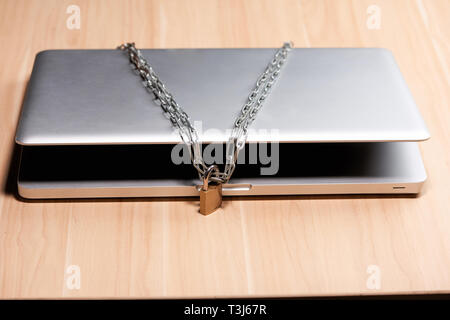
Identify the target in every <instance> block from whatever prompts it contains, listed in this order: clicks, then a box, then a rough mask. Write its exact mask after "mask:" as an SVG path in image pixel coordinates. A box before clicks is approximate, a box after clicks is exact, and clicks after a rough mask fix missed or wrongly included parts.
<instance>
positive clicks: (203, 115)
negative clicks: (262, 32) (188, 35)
mask: <svg viewBox="0 0 450 320" xmlns="http://www.w3.org/2000/svg"><path fill="white" fill-rule="evenodd" d="M141 51H142V53H143V54H144V56H145V57H146V58H147V60H148V61H149V63H150V64H151V65H152V66H153V68H154V70H155V71H156V73H158V75H159V76H160V78H161V79H162V80H163V82H164V83H165V84H166V86H167V88H168V89H169V90H170V91H171V92H172V93H173V94H174V97H175V99H176V100H177V102H178V103H179V104H180V105H181V106H182V107H183V108H184V109H185V111H186V112H187V113H188V114H189V116H190V119H191V121H193V122H195V126H196V127H197V130H198V132H199V139H200V141H202V143H203V147H204V155H205V153H207V155H208V156H209V158H211V159H210V160H211V161H212V163H218V164H219V166H220V165H221V163H223V161H224V159H223V153H224V143H226V141H227V140H228V137H229V135H230V132H231V131H230V129H231V128H232V126H233V121H234V119H235V118H236V116H237V115H238V114H239V112H240V109H241V107H242V105H243V104H244V103H245V101H246V99H247V96H248V94H249V93H250V91H251V89H252V88H253V86H254V84H255V82H256V79H257V78H258V76H259V75H260V74H261V73H262V71H264V68H265V66H266V65H267V63H268V61H270V59H271V58H272V57H273V54H274V53H275V51H276V49H273V48H264V49H247V48H245V49H149V50H141ZM429 137H430V135H429V132H428V130H427V127H426V125H425V123H424V121H423V119H422V117H421V115H420V113H419V111H418V109H417V106H416V105H415V103H414V100H413V98H412V95H411V93H410V91H409V89H408V87H407V85H406V83H405V81H404V79H403V77H402V75H401V73H400V71H399V69H398V66H397V64H396V62H395V60H394V58H393V55H392V54H391V52H389V51H388V50H386V49H379V48H345V49H341V48H339V49H337V48H336V49H334V48H323V49H322V48H321V49H309V48H308V49H306V48H295V49H292V51H291V52H290V54H289V57H288V60H287V62H286V65H285V66H284V67H283V70H282V71H281V74H280V77H279V79H278V80H277V82H276V84H275V85H274V87H273V89H272V91H271V94H270V95H269V97H268V98H267V99H266V101H265V103H264V106H263V107H262V109H261V110H260V111H259V113H258V115H257V117H256V120H255V121H254V122H253V124H252V126H251V129H250V131H249V135H248V139H247V144H246V146H245V148H244V149H243V150H242V151H241V153H240V155H239V161H238V165H237V167H236V170H235V172H234V174H233V176H232V178H231V179H230V181H229V183H227V184H226V185H224V186H223V194H224V195H225V196H227V195H288V194H290V195H292V194H391V193H405V194H406V193H418V192H419V191H420V189H421V186H422V184H423V182H424V181H425V180H426V172H425V168H424V165H423V162H422V159H421V155H420V151H419V148H418V145H417V142H418V141H423V140H426V139H428V138H429ZM16 143H17V144H19V145H21V149H22V152H21V163H20V169H19V175H18V190H19V194H20V196H22V197H24V198H31V199H47V198H100V197H176V196H196V195H198V193H199V189H200V186H199V184H200V181H199V180H198V175H197V173H196V171H195V169H194V168H193V167H192V165H191V164H190V163H189V157H188V156H186V154H188V152H187V149H186V148H185V147H184V146H183V145H182V144H181V139H180V137H179V135H178V134H177V132H176V131H175V130H174V129H173V127H172V126H171V124H170V121H169V120H168V119H166V118H165V116H164V114H163V112H162V110H161V109H160V107H159V106H157V105H156V104H155V102H154V101H153V100H152V96H151V94H149V92H147V90H146V89H145V88H144V87H143V86H142V84H141V79H140V77H139V76H137V75H136V74H135V72H134V71H133V70H132V68H131V66H130V63H129V60H128V58H127V56H126V55H125V54H124V53H123V52H121V51H119V50H46V51H42V52H40V53H38V55H37V56H36V59H35V63H34V67H33V71H32V74H31V77H30V81H29V84H28V88H27V92H26V96H25V99H24V104H23V108H22V113H21V117H20V121H19V124H18V128H17V133H16ZM221 150H222V151H221ZM221 161H222V162H221Z"/></svg>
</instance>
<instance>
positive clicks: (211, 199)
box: [200, 165, 222, 215]
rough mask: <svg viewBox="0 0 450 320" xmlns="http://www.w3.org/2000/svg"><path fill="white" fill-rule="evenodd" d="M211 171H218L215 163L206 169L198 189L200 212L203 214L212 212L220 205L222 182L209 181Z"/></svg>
mask: <svg viewBox="0 0 450 320" xmlns="http://www.w3.org/2000/svg"><path fill="white" fill-rule="evenodd" d="M213 171H215V172H218V171H219V169H218V168H217V166H216V165H212V166H210V167H209V168H208V169H207V170H206V172H205V175H204V177H203V186H202V189H201V190H200V213H201V214H203V215H208V214H211V213H213V212H214V211H216V210H217V209H218V208H219V207H220V206H221V205H222V184H221V183H217V182H211V183H210V182H209V179H210V177H211V174H212V172H213Z"/></svg>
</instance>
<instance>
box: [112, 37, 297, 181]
mask: <svg viewBox="0 0 450 320" xmlns="http://www.w3.org/2000/svg"><path fill="white" fill-rule="evenodd" d="M291 48H292V46H291V43H285V44H284V45H283V46H282V47H281V48H280V49H278V51H277V52H276V53H275V56H274V57H273V59H272V60H271V62H270V63H269V64H268V65H267V67H266V69H265V70H264V72H263V73H262V74H261V75H260V77H259V78H258V80H257V81H256V84H255V86H254V88H253V90H252V91H251V92H250V94H249V96H248V98H247V102H246V103H245V104H244V106H243V107H242V109H241V112H240V114H239V116H238V117H237V119H236V121H235V122H234V126H233V129H232V132H231V136H230V138H229V140H228V142H227V145H226V161H225V167H224V171H223V172H220V171H218V170H215V172H214V174H213V175H211V177H210V178H209V180H210V181H214V182H217V183H226V182H228V180H230V178H231V175H232V174H233V172H234V169H235V167H236V161H237V158H238V155H239V151H240V150H241V149H242V148H243V147H244V145H245V142H246V140H247V134H248V128H249V126H250V125H251V124H252V122H253V121H254V120H255V118H256V115H257V113H258V111H259V110H260V109H261V107H262V105H263V103H264V101H265V100H266V98H267V96H268V95H269V93H270V91H271V89H272V87H273V85H274V83H275V81H276V80H277V78H278V76H279V74H280V71H281V68H282V67H283V65H284V63H285V62H286V59H287V56H288V52H289V50H290V49H291ZM118 49H120V50H122V51H124V52H126V53H127V54H128V57H129V59H130V64H131V66H132V68H133V70H134V71H135V72H136V73H137V74H138V75H139V76H140V77H141V79H142V84H143V85H144V87H145V88H146V89H147V90H148V91H149V92H150V93H152V94H153V100H154V101H155V103H157V104H158V105H159V106H160V107H161V108H162V110H163V112H164V114H165V116H166V117H167V118H168V119H169V120H170V122H171V123H172V125H173V126H174V127H175V128H176V129H177V130H178V132H179V135H180V137H181V140H182V141H183V142H184V143H185V144H186V145H187V147H188V149H189V153H190V157H191V161H192V164H193V166H194V167H195V169H196V170H197V172H198V175H199V178H200V179H201V180H204V178H205V173H206V172H207V170H208V166H207V165H206V164H205V162H204V160H203V156H202V145H201V142H200V141H199V138H198V134H197V130H196V129H195V128H194V126H193V125H192V122H191V120H190V119H189V116H188V114H187V113H186V112H185V111H184V110H183V109H182V108H181V107H180V105H178V103H177V102H176V101H175V100H174V98H173V95H172V94H171V93H170V92H169V91H168V90H167V88H166V87H165V85H164V83H163V82H162V81H161V79H160V78H159V77H158V75H157V74H156V73H155V71H154V70H153V68H152V67H151V66H150V64H149V63H148V62H147V60H146V59H145V58H144V56H143V55H142V53H141V52H140V50H138V49H136V46H135V44H134V43H125V44H122V45H120V46H119V47H118Z"/></svg>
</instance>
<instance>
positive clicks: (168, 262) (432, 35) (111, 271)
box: [0, 0, 450, 298]
mask: <svg viewBox="0 0 450 320" xmlns="http://www.w3.org/2000/svg"><path fill="white" fill-rule="evenodd" d="M71 4H75V5H78V6H79V8H80V18H81V19H80V29H77V28H76V27H77V23H76V22H77V21H76V19H74V17H75V16H73V15H74V14H76V10H75V11H70V10H71V8H70V7H69V5H71ZM68 7H69V13H67V11H66V10H68ZM75 9H76V8H75ZM449 12H450V1H447V0H442V1H439V0H417V1H406V0H403V1H402V0H396V1H381V0H367V1H366V0H362V1H356V0H354V1H345V0H340V1H332V0H329V1H299V0H296V1H286V0H281V1H269V0H243V1H215V0H204V1H197V0H195V1H175V0H171V1H113V0H108V1H106V0H104V1H101V0H96V1H82V0H70V1H58V0H54V1H53V0H52V1H42V0H20V1H18V0H1V1H0V40H1V43H2V49H1V50H0V61H1V72H0V97H1V98H0V124H1V125H0V150H1V152H0V173H1V174H0V176H1V178H2V182H3V184H2V186H3V187H2V189H1V190H2V192H1V195H0V297H2V298H15V297H56V298H59V297H151V298H154V297H158V298H160V297H249V296H252V297H260V296H264V297H266V296H269V297H274V296H311V295H349V294H358V295H359V294H391V293H438V292H450V209H449V208H450V202H449V194H450V192H449V191H450V188H449V179H450V173H449V172H450V171H449V165H450V151H449V150H450V144H449V142H450V130H449V128H450V126H449V124H450V107H449V105H450V90H449V84H450V71H449V64H450V59H449V58H450V41H449V40H450V39H449V36H450V33H449V31H450V19H449ZM71 16H72V18H71ZM378 18H380V19H378ZM68 19H69V21H68ZM378 22H379V23H378ZM68 26H69V27H74V29H70V28H68ZM285 40H292V41H293V42H294V43H295V46H296V47H385V48H388V49H390V50H392V51H393V53H394V55H395V57H396V59H397V61H398V64H399V67H400V69H401V71H402V73H403V75H404V77H405V78H406V81H407V83H408V85H409V87H410V89H411V91H412V93H413V96H414V98H415V100H416V102H417V104H418V106H419V108H420V111H421V113H422V115H423V117H424V119H425V121H426V123H427V125H428V127H429V130H430V132H431V136H432V138H431V139H430V140H428V141H426V142H424V143H420V148H421V152H422V155H423V158H424V162H425V165H426V168H427V171H428V175H429V178H428V182H427V183H426V185H425V188H424V190H423V192H422V194H420V195H419V196H418V197H384V196H319V197H310V196H309V197H307V196H290V197H269V198H233V199H231V200H230V199H227V200H225V203H224V207H223V209H221V210H220V212H218V213H216V214H213V215H211V216H209V217H206V218H205V217H203V216H201V215H200V214H198V213H197V210H198V202H197V201H195V200H189V199H178V200H167V199H154V200H152V199H141V200H132V199H126V200H85V201H40V202H39V201H33V202H31V201H30V202H28V201H23V200H20V199H18V198H17V197H15V196H14V185H15V181H14V179H15V177H14V174H15V171H16V167H17V166H16V162H17V148H16V149H15V148H14V134H15V128H16V124H17V120H18V117H19V113H20V109H21V104H22V100H23V95H24V92H25V88H26V84H27V80H28V78H29V76H30V72H31V68H32V65H33V61H34V56H35V54H36V53H37V52H38V51H40V50H44V49H54V48H61V49H62V48H64V49H66V48H114V47H116V46H117V45H118V44H120V43H122V42H124V41H136V43H137V44H138V46H139V47H143V48H182V47H278V46H279V45H280V44H281V43H282V42H283V41H285ZM70 266H75V267H70ZM77 268H79V269H77ZM78 271H79V272H80V278H79V279H80V288H79V289H77V285H76V284H77V282H76V281H74V279H75V278H74V276H77V275H78ZM374 277H375V278H374ZM77 279H78V278H77ZM378 284H379V286H378Z"/></svg>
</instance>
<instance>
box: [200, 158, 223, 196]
mask: <svg viewBox="0 0 450 320" xmlns="http://www.w3.org/2000/svg"><path fill="white" fill-rule="evenodd" d="M213 172H214V173H216V174H218V173H219V167H218V166H217V165H215V164H213V165H210V166H209V167H208V169H206V171H205V174H204V175H203V188H202V190H203V191H207V190H208V185H209V179H210V178H211V174H212V173H213Z"/></svg>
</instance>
